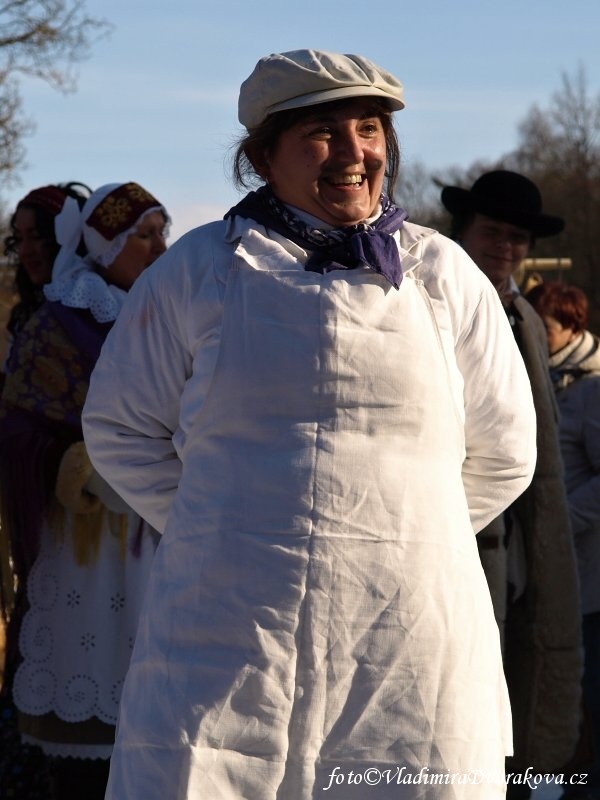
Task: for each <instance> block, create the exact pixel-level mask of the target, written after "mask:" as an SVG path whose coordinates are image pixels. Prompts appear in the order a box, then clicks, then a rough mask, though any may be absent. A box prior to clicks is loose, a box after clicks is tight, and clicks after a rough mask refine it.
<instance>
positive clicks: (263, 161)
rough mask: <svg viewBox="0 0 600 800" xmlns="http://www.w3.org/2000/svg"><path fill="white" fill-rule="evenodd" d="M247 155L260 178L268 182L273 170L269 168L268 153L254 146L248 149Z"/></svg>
mask: <svg viewBox="0 0 600 800" xmlns="http://www.w3.org/2000/svg"><path fill="white" fill-rule="evenodd" d="M246 157H247V159H248V161H249V162H250V163H251V164H252V168H253V170H254V171H255V172H256V174H257V175H258V176H259V178H262V180H263V181H265V182H266V183H268V182H269V177H270V172H271V170H270V168H269V158H268V156H267V154H266V153H264V152H263V151H262V150H260V151H259V150H258V149H255V148H252V149H248V150H247V151H246Z"/></svg>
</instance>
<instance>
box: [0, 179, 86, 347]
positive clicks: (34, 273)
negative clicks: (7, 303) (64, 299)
mask: <svg viewBox="0 0 600 800" xmlns="http://www.w3.org/2000/svg"><path fill="white" fill-rule="evenodd" d="M91 192H92V190H91V189H90V188H89V187H88V186H86V185H85V184H83V183H74V182H71V183H61V184H50V185H48V186H40V187H38V188H36V189H32V190H31V191H30V192H28V193H27V194H26V195H25V197H23V198H22V199H21V200H19V202H18V203H17V206H16V208H15V211H14V213H13V215H12V217H11V218H10V222H9V228H10V234H9V235H8V236H7V237H6V239H5V240H4V251H5V255H7V256H9V258H11V259H13V260H14V261H15V262H16V264H15V266H16V272H15V288H16V289H17V292H18V295H19V299H18V302H17V304H16V305H15V306H14V308H13V309H12V311H11V314H10V318H9V322H8V330H9V332H10V334H11V335H12V336H14V335H16V333H18V331H19V330H20V329H21V328H22V327H23V325H24V324H25V322H27V320H28V319H29V317H30V316H31V315H32V314H33V312H34V311H36V310H37V309H38V308H39V307H40V305H41V304H42V303H43V302H44V294H43V286H44V284H45V283H47V282H48V281H49V280H50V276H51V274H52V265H53V264H54V259H55V258H56V256H57V255H58V251H59V249H60V245H59V244H58V242H57V241H56V233H55V230H54V222H55V219H56V217H57V216H58V214H60V212H61V210H62V207H63V205H64V202H65V200H66V198H67V197H73V198H74V199H75V200H76V201H77V203H78V205H79V207H82V206H83V204H84V203H85V201H86V199H87V198H88V197H89V196H90V194H91Z"/></svg>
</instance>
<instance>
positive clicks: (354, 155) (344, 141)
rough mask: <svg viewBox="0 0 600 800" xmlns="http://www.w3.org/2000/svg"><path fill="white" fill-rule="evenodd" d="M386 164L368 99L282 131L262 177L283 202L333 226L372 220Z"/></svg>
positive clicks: (320, 111)
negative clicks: (370, 218)
mask: <svg viewBox="0 0 600 800" xmlns="http://www.w3.org/2000/svg"><path fill="white" fill-rule="evenodd" d="M385 166H386V143H385V131H384V127H383V122H382V120H381V118H380V117H379V116H378V114H377V113H376V112H375V111H374V110H373V105H372V102H370V101H369V99H368V98H358V99H356V100H353V101H350V102H348V103H345V104H343V105H340V106H333V107H332V106H327V107H323V108H319V106H314V108H313V110H312V112H311V113H309V114H307V116H306V117H305V118H303V119H302V120H301V121H299V122H297V123H295V124H294V125H293V126H292V127H291V128H288V129H287V130H286V131H284V132H283V133H282V134H281V135H280V137H279V139H278V142H277V146H276V147H275V150H274V151H273V152H272V153H271V154H270V155H269V156H268V158H267V159H266V164H265V166H264V167H263V170H262V171H263V173H264V174H263V177H264V178H265V179H266V180H267V182H268V183H269V185H270V187H271V189H272V190H273V192H274V193H275V195H276V196H277V197H278V198H279V200H281V201H282V202H283V203H287V204H288V205H292V206H295V207H296V208H299V209H301V210H302V211H306V212H307V213H308V214H312V215H313V216H315V217H317V218H318V219H321V220H323V222H326V223H328V224H329V225H334V226H343V225H355V224H356V223H358V222H361V221H362V220H364V219H367V218H368V217H370V216H372V215H373V213H374V211H375V209H376V208H377V204H378V203H379V198H380V195H381V191H382V187H383V181H384V177H385Z"/></svg>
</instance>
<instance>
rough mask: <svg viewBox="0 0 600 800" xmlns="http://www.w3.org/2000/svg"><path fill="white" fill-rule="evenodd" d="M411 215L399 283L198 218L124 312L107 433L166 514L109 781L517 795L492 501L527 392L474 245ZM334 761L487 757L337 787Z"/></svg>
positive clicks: (91, 437) (108, 456)
mask: <svg viewBox="0 0 600 800" xmlns="http://www.w3.org/2000/svg"><path fill="white" fill-rule="evenodd" d="M399 242H400V254H401V259H402V263H403V267H404V270H405V273H406V274H405V278H404V281H403V283H402V285H401V287H400V290H399V291H398V292H396V291H395V290H394V289H392V288H391V287H390V286H389V284H387V282H386V281H385V279H383V278H381V277H380V276H378V275H376V274H375V273H373V272H372V271H369V270H362V269H358V270H354V271H350V272H348V271H344V272H331V273H328V274H327V275H317V274H314V273H310V272H305V271H304V270H303V261H304V260H305V258H306V253H304V252H303V251H302V250H301V249H300V248H298V247H296V246H294V245H292V244H291V243H289V242H286V240H282V239H281V238H280V237H277V239H276V240H274V239H268V238H267V237H266V235H265V231H264V229H261V228H260V227H257V226H253V225H252V224H250V223H247V222H240V221H237V222H236V223H235V224H234V225H233V226H230V227H229V229H228V230H226V229H225V226H224V224H223V223H216V224H214V225H211V226H206V227H204V228H201V229H199V230H197V231H195V232H193V233H191V234H189V235H188V236H186V237H184V239H183V240H180V242H179V243H177V244H175V245H174V246H173V247H172V248H171V249H170V250H169V252H168V253H167V254H166V255H165V256H164V257H163V258H162V259H160V261H159V262H157V264H156V265H155V266H154V267H152V268H151V269H150V270H149V271H148V272H147V273H146V275H145V276H143V277H142V278H141V279H140V282H138V284H136V287H134V290H133V291H132V293H131V296H130V298H129V299H128V301H127V303H126V306H125V308H124V310H123V313H122V314H121V316H120V317H119V320H118V321H117V323H116V327H115V329H114V331H113V332H111V334H110V335H109V337H108V340H107V342H106V345H105V347H104V349H103V353H102V356H101V358H100V360H99V362H98V365H97V368H96V370H95V372H94V375H93V377H92V382H91V387H90V392H89V394H88V400H87V403H86V408H85V411H84V430H85V436H86V441H87V445H88V449H89V452H90V454H91V457H92V460H93V461H94V462H95V464H96V467H97V469H98V470H99V471H100V472H101V473H102V474H103V475H104V477H105V478H106V479H107V480H108V481H109V482H112V483H113V485H114V486H115V487H116V488H117V490H118V491H119V493H120V494H121V495H122V496H123V497H124V498H125V499H126V500H127V501H128V502H129V503H131V505H132V506H133V507H135V508H137V509H138V510H139V511H140V512H141V513H142V514H143V515H145V516H146V518H147V519H148V520H150V521H151V522H152V524H154V525H155V526H157V527H158V528H159V529H164V531H165V533H164V536H163V539H162V541H161V543H160V545H159V548H158V551H157V555H156V559H155V562H154V565H153V570H152V576H151V585H150V589H149V593H148V597H147V600H148V601H147V603H146V606H145V610H144V612H143V614H142V620H141V624H140V629H139V633H138V639H137V642H136V646H135V651H134V656H133V660H132V664H131V667H130V671H129V674H128V678H127V681H126V688H125V692H124V697H123V703H122V707H121V712H120V721H119V731H118V737H117V743H116V748H115V752H114V755H113V759H112V765H111V778H110V783H109V790H108V794H107V797H108V798H110V800H125V798H128V799H130V798H133V797H136V798H137V797H144V798H148V800H163V798H164V797H169V798H173V800H182V799H183V798H186V799H189V800H192V798H199V797H206V798H211V800H213V799H214V800H225V799H227V800H234V799H235V800H238V799H239V800H241V798H244V799H245V800H314V799H315V798H328V797H329V798H335V799H336V800H341V798H344V800H347V798H354V797H356V798H359V797H360V798H361V799H362V800H366V798H369V797H371V796H373V797H377V798H385V799H386V800H387V799H388V798H389V799H390V800H391V798H399V797H401V798H411V799H412V798H415V799H416V798H431V799H432V800H433V798H435V799H436V800H440V799H441V798H443V799H444V800H445V799H446V798H448V799H449V798H473V799H475V798H476V799H477V800H484V799H485V800H490V798H500V797H503V796H504V791H505V788H504V785H503V781H502V775H503V772H504V756H505V754H506V753H509V752H510V751H511V733H510V711H509V707H508V700H507V694H506V688H505V683H504V677H503V672H502V663H501V657H500V648H499V639H498V631H497V628H496V625H495V622H494V618H493V613H492V609H491V602H490V598H489V592H488V590H487V585H486V582H485V577H484V575H483V572H482V570H481V565H480V562H479V557H478V554H477V548H476V543H475V537H474V534H473V528H474V527H475V528H476V529H480V528H481V527H482V526H483V525H485V524H486V523H487V522H488V521H489V520H490V519H492V518H494V517H495V516H497V515H498V514H499V513H500V512H501V510H502V509H503V508H505V507H506V506H507V505H508V504H509V503H510V502H511V501H512V500H514V498H515V497H516V496H517V495H518V494H519V493H520V492H521V491H522V490H523V489H524V488H525V486H526V485H527V483H528V481H529V480H530V478H531V473H532V469H533V462H534V458H535V454H534V436H535V419H534V412H533V405H532V400H531V393H530V390H529V384H528V380H527V376H526V374H525V370H524V367H523V364H522V361H521V359H520V356H519V354H518V351H517V349H516V346H515V343H514V339H513V336H512V333H511V332H510V328H509V325H508V322H507V320H506V316H505V314H504V312H503V310H502V308H501V306H500V303H499V300H498V298H497V296H496V293H495V292H494V290H493V288H492V287H491V285H490V284H489V283H488V282H487V280H486V279H485V278H484V277H483V276H482V275H481V273H480V272H479V270H477V268H476V267H475V266H474V265H473V264H472V262H470V260H469V259H468V258H467V257H466V256H465V255H464V253H463V252H462V251H461V250H460V248H458V247H457V246H455V245H453V244H452V243H451V242H449V241H448V240H446V239H444V238H443V237H440V236H439V235H438V234H435V233H433V232H431V231H427V230H426V229H422V228H419V227H418V226H415V225H410V224H407V225H406V226H405V228H404V229H403V230H402V232H401V233H400V235H399ZM140 365H143V368H140ZM132 374H135V381H134V382H131V381H130V376H131V375H132ZM336 767H337V768H338V769H341V770H342V771H343V772H345V774H346V775H348V772H349V771H350V770H353V771H354V773H357V772H360V771H365V770H367V769H369V768H375V769H377V770H379V771H380V772H381V773H383V772H384V771H385V770H387V769H391V770H392V771H393V770H394V769H395V768H399V769H400V768H402V767H403V768H404V770H405V771H408V773H410V774H413V775H416V774H417V773H419V770H420V769H421V768H423V767H425V768H427V769H428V770H430V772H432V773H436V774H440V775H442V774H443V775H451V774H455V773H456V774H457V775H458V774H463V775H465V774H468V773H473V772H476V771H479V773H480V774H481V775H483V776H485V777H484V779H482V780H480V781H479V783H477V782H471V783H468V784H465V783H464V781H463V782H460V783H456V782H450V781H448V782H446V783H445V784H444V785H443V786H440V785H439V784H436V785H435V786H434V787H432V786H431V785H424V784H423V783H422V782H421V783H420V784H415V783H412V784H407V783H404V784H401V785H399V784H397V783H395V782H391V783H386V782H385V781H381V782H380V783H379V784H378V786H377V787H374V788H373V789H372V790H371V788H368V791H367V789H366V787H365V786H364V785H362V786H361V785H360V784H358V785H357V784H353V785H352V787H350V785H349V784H348V782H347V781H346V782H344V783H342V784H340V783H335V784H333V785H332V786H331V787H330V788H329V789H327V787H328V784H329V783H330V779H329V777H328V776H330V774H331V772H332V771H333V770H335V768H336ZM361 774H362V773H361ZM488 781H492V782H491V783H488ZM494 781H496V782H494ZM371 791H372V794H371Z"/></svg>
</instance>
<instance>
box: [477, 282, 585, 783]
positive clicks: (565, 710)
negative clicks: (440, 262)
mask: <svg viewBox="0 0 600 800" xmlns="http://www.w3.org/2000/svg"><path fill="white" fill-rule="evenodd" d="M508 311H509V316H510V317H511V323H512V326H513V332H514V334H515V338H516V340H517V343H518V345H519V349H520V350H521V354H522V356H523V360H524V362H525V366H526V368H527V373H528V375H529V379H530V381H531V388H532V392H533V399H534V404H535V410H536V415H537V448H538V458H537V466H536V469H535V473H534V477H533V481H532V483H531V485H530V486H529V488H528V489H526V490H525V492H524V493H523V494H522V495H521V497H520V498H519V499H518V500H517V501H516V502H515V503H514V504H513V505H512V507H511V508H510V510H509V514H508V518H509V519H511V520H512V523H513V527H514V529H515V530H518V531H520V534H521V535H522V540H523V541H522V545H523V552H524V561H525V564H524V570H525V575H524V587H523V590H522V591H521V593H520V594H519V595H518V597H517V598H516V599H515V600H511V597H510V590H509V598H508V603H507V607H506V623H505V629H504V639H505V650H504V666H505V672H506V678H507V682H508V689H509V693H510V699H511V706H512V713H513V731H514V733H513V735H514V748H515V755H514V757H513V758H512V759H510V764H509V769H511V770H517V771H524V770H525V769H526V768H527V767H531V768H533V769H534V770H537V771H538V772H552V771H558V770H560V768H561V767H562V766H563V765H564V764H565V763H566V762H567V761H568V759H569V758H570V757H571V755H572V753H573V750H574V748H575V744H576V741H577V737H578V726H579V709H580V692H581V689H580V680H581V673H582V651H581V634H580V605H579V589H578V580H577V568H576V562H575V554H574V548H573V544H572V537H571V527H570V523H569V514H568V508H567V498H566V493H565V485H564V476H563V466H562V460H561V455H560V448H559V440H558V419H557V409H556V403H555V400H554V392H553V388H552V384H551V381H550V376H549V372H548V360H547V359H548V350H547V344H546V334H545V331H544V327H543V325H542V322H541V320H540V318H539V317H538V315H537V314H536V312H535V311H534V310H533V308H532V307H531V306H530V304H529V303H528V302H527V301H526V300H525V299H524V298H523V297H522V296H520V295H519V296H517V297H516V298H515V299H514V301H513V303H512V305H511V307H510V308H509V309H508ZM496 527H498V526H497V523H496ZM484 536H485V532H484ZM480 537H481V534H479V536H478V539H479V538H480ZM483 543H484V540H483V539H481V540H480V546H481V545H482V544H483ZM486 555H488V556H489V555H490V553H489V551H488V553H485V552H484V550H483V549H482V550H481V556H482V563H483V565H484V570H485V569H486V561H487V559H486ZM488 582H489V583H490V586H493V584H494V580H493V578H492V576H491V575H490V577H489V579H488ZM496 585H498V581H497V580H496ZM492 591H494V590H493V589H492Z"/></svg>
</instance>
